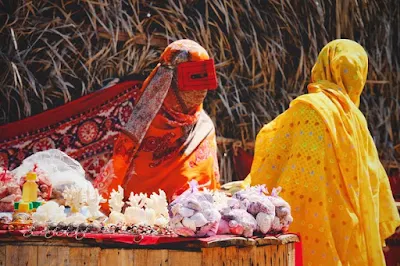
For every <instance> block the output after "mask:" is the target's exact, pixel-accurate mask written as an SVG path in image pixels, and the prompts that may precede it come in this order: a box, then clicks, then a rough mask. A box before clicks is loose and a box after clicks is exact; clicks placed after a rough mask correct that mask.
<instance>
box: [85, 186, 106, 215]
mask: <svg viewBox="0 0 400 266" xmlns="http://www.w3.org/2000/svg"><path fill="white" fill-rule="evenodd" d="M87 198H88V201H87V202H88V210H89V213H90V215H91V216H92V217H94V218H96V217H99V216H101V213H100V204H101V203H105V202H106V201H107V200H105V199H104V198H103V197H102V196H101V195H100V193H99V191H98V190H97V189H95V190H88V191H87Z"/></svg>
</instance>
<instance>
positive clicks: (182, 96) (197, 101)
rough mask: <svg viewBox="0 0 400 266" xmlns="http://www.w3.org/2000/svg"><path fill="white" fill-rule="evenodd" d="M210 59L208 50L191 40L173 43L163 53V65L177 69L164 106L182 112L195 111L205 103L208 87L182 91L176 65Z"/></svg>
mask: <svg viewBox="0 0 400 266" xmlns="http://www.w3.org/2000/svg"><path fill="white" fill-rule="evenodd" d="M207 59H209V55H208V53H207V51H206V50H205V49H204V48H203V47H202V46H200V44H198V43H196V42H194V41H191V40H179V41H175V42H173V43H171V44H170V45H168V47H167V48H166V49H165V50H164V52H163V53H162V54H161V59H160V64H161V66H166V67H173V68H174V69H175V73H174V79H173V81H172V84H171V88H170V90H169V92H168V94H167V96H166V98H165V100H164V107H166V108H167V109H169V110H172V111H175V112H180V113H185V114H188V113H193V112H195V111H196V110H197V109H198V108H199V107H200V106H201V104H202V103H203V101H204V98H205V97H206V95H207V89H206V88H205V89H204V90H193V91H180V90H179V89H178V86H177V71H176V67H177V65H178V64H180V63H184V62H194V61H203V60H207Z"/></svg>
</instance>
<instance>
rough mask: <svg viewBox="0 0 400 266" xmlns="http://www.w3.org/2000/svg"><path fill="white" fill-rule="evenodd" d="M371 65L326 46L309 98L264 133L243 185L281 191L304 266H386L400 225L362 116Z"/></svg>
mask: <svg viewBox="0 0 400 266" xmlns="http://www.w3.org/2000/svg"><path fill="white" fill-rule="evenodd" d="M367 70H368V57H367V54H366V52H365V51H364V49H363V48H362V47H361V46H360V45H359V44H357V43H355V42H353V41H350V40H335V41H333V42H331V43H329V44H328V45H326V46H325V47H324V48H323V49H322V51H321V53H320V54H319V56H318V60H317V63H316V64H315V66H314V68H313V69H312V77H311V79H312V83H311V84H309V85H308V91H309V94H307V95H303V96H300V97H298V98H297V99H295V100H294V101H293V102H292V103H291V104H290V108H289V109H288V110H287V111H285V112H284V113H283V114H281V115H280V116H278V117H277V118H276V119H275V120H274V121H272V122H271V123H269V124H267V125H266V126H264V128H263V129H262V130H261V131H260V132H259V134H258V136H257V140H256V147H255V158H254V162H253V165H252V168H251V172H250V175H249V176H248V177H247V179H246V180H245V184H246V183H247V184H251V185H256V184H266V185H267V187H269V188H272V187H276V186H281V187H282V188H283V192H282V197H283V198H285V199H286V200H287V201H288V202H289V203H290V204H291V206H292V214H293V217H294V223H293V225H292V226H291V230H292V231H294V232H300V234H301V237H302V241H303V247H304V251H303V258H304V263H305V265H324V266H329V265H371V266H372V265H374V266H377V265H385V260H384V256H383V252H382V247H383V245H384V240H385V239H386V238H387V237H389V236H390V235H391V234H393V233H394V231H395V229H396V227H397V226H398V225H399V224H400V219H399V214H398V211H397V209H396V207H395V204H394V200H393V197H392V193H391V190H390V186H389V181H388V177H387V175H386V173H385V170H384V168H383V167H382V165H381V163H380V161H379V157H378V153H377V150H376V147H375V145H374V142H373V139H372V137H371V135H370V133H369V131H368V127H367V122H366V119H365V117H364V116H363V114H362V113H361V111H360V110H359V109H358V106H359V102H360V95H361V92H362V90H363V88H364V85H365V82H366V78H367V72H368V71H367Z"/></svg>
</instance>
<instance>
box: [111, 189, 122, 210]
mask: <svg viewBox="0 0 400 266" xmlns="http://www.w3.org/2000/svg"><path fill="white" fill-rule="evenodd" d="M108 205H109V206H110V209H111V210H112V211H115V212H121V210H122V207H123V206H124V189H123V188H122V187H121V186H118V191H115V190H114V189H113V191H112V192H111V195H110V199H109V200H108Z"/></svg>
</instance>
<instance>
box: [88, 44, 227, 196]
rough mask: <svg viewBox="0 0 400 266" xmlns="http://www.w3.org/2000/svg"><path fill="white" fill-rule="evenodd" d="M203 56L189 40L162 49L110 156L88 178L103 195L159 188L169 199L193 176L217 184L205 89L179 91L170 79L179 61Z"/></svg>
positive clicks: (205, 57) (208, 184)
mask: <svg viewBox="0 0 400 266" xmlns="http://www.w3.org/2000/svg"><path fill="white" fill-rule="evenodd" d="M208 59H209V56H208V54H207V52H206V51H205V50H204V48H203V47H201V46H200V45H199V44H197V43H196V42H193V41H189V40H180V41H176V42H174V43H172V44H170V45H169V46H168V47H167V48H166V49H165V51H164V52H163V54H162V55H161V59H160V63H159V64H158V65H157V67H156V68H155V69H154V70H153V71H152V73H151V74H150V75H149V77H148V78H147V79H146V81H145V82H144V84H143V87H142V89H141V90H140V92H139V93H140V94H141V95H140V98H139V100H138V101H137V102H136V103H135V106H134V109H133V112H132V115H131V117H130V119H129V121H128V122H127V123H126V124H125V125H124V129H123V130H122V132H121V133H120V135H119V137H118V139H117V141H116V143H115V147H114V153H113V157H112V159H111V160H110V162H109V163H108V164H107V165H106V167H105V168H104V169H103V171H102V172H101V173H100V174H99V176H98V177H97V178H96V180H95V181H94V184H95V187H97V188H98V189H99V191H100V192H101V194H102V195H103V197H108V196H109V194H110V192H111V191H112V190H113V189H117V187H118V186H119V185H121V186H122V187H123V188H124V189H125V197H129V194H130V192H134V193H139V192H143V193H148V194H150V193H152V192H157V191H158V189H162V190H164V191H165V193H166V194H167V197H168V199H169V200H171V199H172V198H173V196H174V195H176V194H179V193H181V192H183V191H184V190H186V189H187V188H188V181H190V180H193V179H194V180H197V181H198V183H199V185H200V186H201V187H207V188H209V189H214V188H218V187H219V169H218V161H217V145H216V136H215V129H214V125H213V122H212V120H211V119H210V118H209V116H208V115H207V114H206V113H205V112H204V110H203V105H202V103H203V100H204V98H205V96H206V94H207V88H204V89H200V90H195V91H179V90H178V89H177V82H176V76H177V71H176V67H177V66H178V65H179V64H181V63H184V62H188V61H189V62H197V61H204V60H208Z"/></svg>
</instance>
